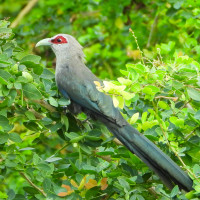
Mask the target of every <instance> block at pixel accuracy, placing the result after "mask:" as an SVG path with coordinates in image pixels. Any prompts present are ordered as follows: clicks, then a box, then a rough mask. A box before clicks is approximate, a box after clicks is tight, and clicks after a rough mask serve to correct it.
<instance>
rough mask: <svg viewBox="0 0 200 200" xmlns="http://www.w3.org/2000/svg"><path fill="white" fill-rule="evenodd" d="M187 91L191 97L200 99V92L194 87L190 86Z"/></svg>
mask: <svg viewBox="0 0 200 200" xmlns="http://www.w3.org/2000/svg"><path fill="white" fill-rule="evenodd" d="M187 92H188V95H189V97H190V98H192V99H194V100H196V101H200V92H199V91H198V90H196V89H194V88H191V87H188V88H187Z"/></svg>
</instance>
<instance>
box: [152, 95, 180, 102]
mask: <svg viewBox="0 0 200 200" xmlns="http://www.w3.org/2000/svg"><path fill="white" fill-rule="evenodd" d="M161 98H163V99H172V100H173V101H177V100H178V97H166V96H157V97H155V99H161Z"/></svg>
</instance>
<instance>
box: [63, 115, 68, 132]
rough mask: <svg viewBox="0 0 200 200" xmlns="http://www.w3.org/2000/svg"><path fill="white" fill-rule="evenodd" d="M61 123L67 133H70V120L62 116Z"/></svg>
mask: <svg viewBox="0 0 200 200" xmlns="http://www.w3.org/2000/svg"><path fill="white" fill-rule="evenodd" d="M61 122H62V123H63V124H64V125H65V129H66V131H68V128H69V120H68V118H67V117H66V116H65V115H61Z"/></svg>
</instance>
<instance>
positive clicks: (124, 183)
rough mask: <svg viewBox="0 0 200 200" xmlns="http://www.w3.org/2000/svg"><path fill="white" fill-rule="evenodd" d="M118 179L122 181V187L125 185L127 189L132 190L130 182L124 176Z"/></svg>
mask: <svg viewBox="0 0 200 200" xmlns="http://www.w3.org/2000/svg"><path fill="white" fill-rule="evenodd" d="M117 179H118V181H119V183H120V185H121V186H122V187H124V188H125V189H126V190H127V191H129V190H130V185H129V183H128V182H127V181H126V180H125V179H124V177H123V178H121V177H118V178H117Z"/></svg>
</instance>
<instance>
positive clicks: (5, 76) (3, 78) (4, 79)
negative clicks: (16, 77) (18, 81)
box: [0, 69, 12, 85]
mask: <svg viewBox="0 0 200 200" xmlns="http://www.w3.org/2000/svg"><path fill="white" fill-rule="evenodd" d="M11 77H12V75H11V74H10V73H8V72H7V71H5V70H3V69H0V83H1V84H4V85H7V84H8V81H9V79H10V78H11Z"/></svg>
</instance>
